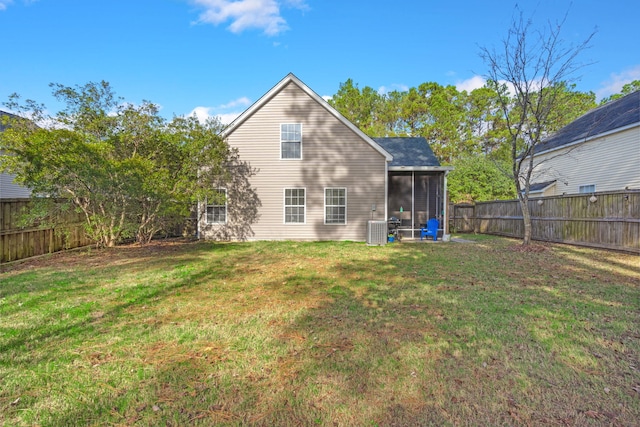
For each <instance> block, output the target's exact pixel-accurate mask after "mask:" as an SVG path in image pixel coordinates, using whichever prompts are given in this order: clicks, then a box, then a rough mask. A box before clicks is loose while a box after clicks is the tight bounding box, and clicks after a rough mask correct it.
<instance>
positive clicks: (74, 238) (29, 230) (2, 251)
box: [0, 199, 95, 264]
mask: <svg viewBox="0 0 640 427" xmlns="http://www.w3.org/2000/svg"><path fill="white" fill-rule="evenodd" d="M30 203H31V199H0V264H1V263H6V262H9V261H17V260H20V259H24V258H29V257H33V256H37V255H44V254H48V253H53V252H57V251H60V250H63V249H72V248H78V247H82V246H87V245H91V244H93V243H95V242H93V241H92V240H91V239H89V238H88V237H87V236H86V234H85V232H84V228H83V226H84V223H83V218H82V217H81V215H80V214H78V213H76V212H74V211H70V212H66V213H64V222H65V226H64V229H55V228H52V227H48V226H41V225H39V224H29V225H26V226H25V225H24V224H22V216H23V212H24V210H25V209H26V208H28V206H29V204H30Z"/></svg>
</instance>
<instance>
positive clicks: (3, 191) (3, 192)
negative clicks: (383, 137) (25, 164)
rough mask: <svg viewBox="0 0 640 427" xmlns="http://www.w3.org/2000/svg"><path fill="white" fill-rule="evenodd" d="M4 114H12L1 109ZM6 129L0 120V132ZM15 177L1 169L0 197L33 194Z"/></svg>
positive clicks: (0, 113)
mask: <svg viewBox="0 0 640 427" xmlns="http://www.w3.org/2000/svg"><path fill="white" fill-rule="evenodd" d="M2 116H11V114H9V113H5V112H4V111H0V118H2ZM4 129H5V126H4V125H3V124H2V120H0V132H3V131H4ZM0 155H2V151H0ZM14 178H15V175H11V174H8V173H2V172H1V171H0V199H17V198H23V197H30V196H31V190H29V189H28V188H26V187H23V186H22V185H19V184H16V183H15V182H14V181H13V179H14Z"/></svg>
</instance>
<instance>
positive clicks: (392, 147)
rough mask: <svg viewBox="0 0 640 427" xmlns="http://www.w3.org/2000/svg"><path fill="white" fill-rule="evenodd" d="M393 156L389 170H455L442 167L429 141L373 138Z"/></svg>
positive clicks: (414, 138)
mask: <svg viewBox="0 0 640 427" xmlns="http://www.w3.org/2000/svg"><path fill="white" fill-rule="evenodd" d="M373 140H374V141H375V142H377V143H378V144H380V145H381V146H382V147H383V148H384V149H385V150H387V151H388V152H389V153H391V155H392V156H393V160H392V161H391V163H390V164H389V170H406V171H410V170H423V171H424V170H433V171H446V170H453V168H452V167H450V166H440V162H439V161H438V158H437V157H436V156H435V154H433V150H432V149H431V147H430V146H429V143H428V142H427V140H426V139H425V138H423V137H394V138H373Z"/></svg>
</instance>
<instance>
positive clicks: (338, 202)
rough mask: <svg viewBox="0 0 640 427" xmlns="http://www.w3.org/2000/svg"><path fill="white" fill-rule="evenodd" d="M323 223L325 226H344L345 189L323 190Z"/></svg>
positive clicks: (345, 212)
mask: <svg viewBox="0 0 640 427" xmlns="http://www.w3.org/2000/svg"><path fill="white" fill-rule="evenodd" d="M324 223H325V224H346V223H347V189H346V188H325V189H324Z"/></svg>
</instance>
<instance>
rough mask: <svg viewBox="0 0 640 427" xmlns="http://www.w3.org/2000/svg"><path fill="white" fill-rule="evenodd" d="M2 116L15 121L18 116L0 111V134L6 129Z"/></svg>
mask: <svg viewBox="0 0 640 427" xmlns="http://www.w3.org/2000/svg"><path fill="white" fill-rule="evenodd" d="M2 116H7V117H9V119H16V118H18V116H16V115H14V114H11V113H7V112H6V111H2V110H0V132H2V131H4V130H5V129H6V128H7V125H5V124H4V118H3V117H2Z"/></svg>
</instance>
